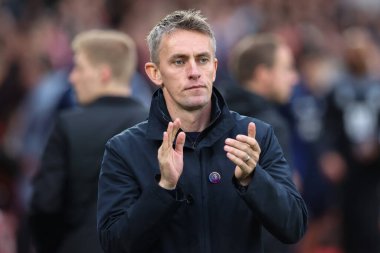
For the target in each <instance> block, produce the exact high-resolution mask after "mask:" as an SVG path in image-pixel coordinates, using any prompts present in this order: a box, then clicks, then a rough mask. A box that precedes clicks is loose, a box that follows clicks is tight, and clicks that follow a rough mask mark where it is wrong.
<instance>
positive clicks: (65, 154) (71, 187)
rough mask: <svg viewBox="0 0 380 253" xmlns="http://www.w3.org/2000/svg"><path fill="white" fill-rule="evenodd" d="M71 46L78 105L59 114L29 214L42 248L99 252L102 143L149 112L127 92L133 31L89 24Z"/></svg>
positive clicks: (133, 59) (133, 53)
mask: <svg viewBox="0 0 380 253" xmlns="http://www.w3.org/2000/svg"><path fill="white" fill-rule="evenodd" d="M72 47H73V50H74V54H75V64H74V68H73V70H72V72H71V74H70V81H71V82H72V84H73V87H74V90H75V92H76V96H77V100H78V102H79V103H80V104H81V107H79V108H76V109H73V110H67V111H64V112H62V113H61V114H60V115H59V117H58V119H57V121H56V124H55V127H54V129H53V132H52V134H51V135H50V137H49V140H48V144H47V146H46V148H45V151H44V154H43V157H42V161H41V166H40V168H39V170H38V172H37V174H36V176H35V178H34V180H33V194H32V198H31V202H30V214H29V219H30V225H31V230H32V237H33V239H34V243H35V248H36V250H37V252H38V253H44V252H46V253H54V252H70V253H72V252H102V251H101V248H100V244H99V242H98V236H97V233H96V203H97V186H98V174H99V169H100V162H101V160H102V155H103V152H104V146H105V143H106V142H107V140H108V139H109V138H111V137H112V136H113V135H115V134H117V133H119V132H121V131H122V130H124V129H126V128H128V127H130V126H132V125H134V124H136V123H138V122H140V121H142V120H144V119H145V118H146V117H147V110H146V109H145V107H144V106H143V105H142V104H140V103H139V102H137V101H136V100H134V99H132V98H131V97H130V96H131V87H130V86H131V83H130V82H131V78H132V75H133V74H134V72H135V68H136V63H137V59H136V49H135V44H134V42H133V41H132V40H131V38H130V37H129V36H127V35H126V34H124V33H121V32H116V31H112V30H91V31H86V32H82V33H80V34H78V35H77V36H76V37H75V38H74V40H73V42H72Z"/></svg>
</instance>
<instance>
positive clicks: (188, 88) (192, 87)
mask: <svg viewBox="0 0 380 253" xmlns="http://www.w3.org/2000/svg"><path fill="white" fill-rule="evenodd" d="M202 88H205V86H204V85H192V86H190V87H187V88H186V89H185V90H196V89H202Z"/></svg>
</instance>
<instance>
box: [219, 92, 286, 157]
mask: <svg viewBox="0 0 380 253" xmlns="http://www.w3.org/2000/svg"><path fill="white" fill-rule="evenodd" d="M224 94H225V99H226V102H227V104H228V107H229V108H230V109H231V110H233V111H236V112H238V113H240V114H242V115H245V116H249V117H255V118H257V119H260V120H263V121H264V122H267V123H269V124H270V125H271V126H272V127H273V130H274V132H275V134H276V137H277V138H278V142H279V143H280V145H281V148H282V150H283V152H284V155H285V158H286V160H287V161H288V162H290V164H292V162H291V161H292V155H291V149H290V128H289V124H288V121H287V120H286V119H285V118H284V117H283V116H282V115H281V113H279V110H278V109H277V106H276V104H274V103H272V102H270V101H269V100H267V99H265V98H263V97H262V96H259V95H257V94H255V93H253V92H251V91H248V90H245V89H243V88H241V87H240V86H238V85H231V86H230V87H228V88H226V90H225V91H224Z"/></svg>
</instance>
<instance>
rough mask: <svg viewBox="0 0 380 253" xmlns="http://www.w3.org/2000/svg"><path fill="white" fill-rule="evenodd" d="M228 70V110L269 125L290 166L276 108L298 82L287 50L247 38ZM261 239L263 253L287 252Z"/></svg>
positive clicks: (267, 38)
mask: <svg viewBox="0 0 380 253" xmlns="http://www.w3.org/2000/svg"><path fill="white" fill-rule="evenodd" d="M230 67H231V73H232V75H233V77H234V78H235V79H236V81H237V85H230V86H228V87H227V88H226V90H225V91H224V94H225V99H226V102H227V104H228V106H229V108H230V109H231V110H233V111H236V112H238V113H240V114H243V115H246V116H250V117H255V118H258V119H260V120H263V121H265V122H267V123H269V124H270V125H271V126H272V127H273V130H274V132H275V134H276V137H277V138H278V141H279V143H280V145H281V147H282V150H283V152H284V155H285V158H286V160H287V161H288V163H289V164H290V165H292V153H291V148H290V134H291V132H290V128H289V124H288V121H287V120H286V118H285V117H284V116H283V115H282V114H281V113H280V112H279V107H280V106H281V105H284V104H286V103H287V102H288V101H289V99H290V96H291V92H292V88H293V86H294V85H295V84H296V81H297V73H296V71H295V70H294V66H293V55H292V53H291V50H290V48H289V47H288V46H287V45H286V43H285V42H283V41H282V40H281V39H280V38H279V37H276V36H275V35H273V34H256V35H249V36H246V37H244V38H243V39H241V40H240V41H239V42H238V43H237V44H236V46H235V47H234V50H233V53H232V57H231V62H230ZM291 167H292V166H291ZM292 171H293V172H294V170H292ZM295 175H296V174H295ZM263 238H264V240H263V242H264V249H265V250H264V251H265V252H266V253H286V252H289V246H288V245H284V244H282V243H281V242H279V241H278V240H276V239H275V238H273V237H272V236H271V234H269V233H267V232H266V231H264V232H263Z"/></svg>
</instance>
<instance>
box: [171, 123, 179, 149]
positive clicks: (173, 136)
mask: <svg viewBox="0 0 380 253" xmlns="http://www.w3.org/2000/svg"><path fill="white" fill-rule="evenodd" d="M180 128H181V121H180V119H179V118H176V119H175V120H174V122H173V129H172V133H171V138H172V143H173V141H174V139H175V137H176V135H177V132H178V130H179V129H180Z"/></svg>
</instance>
